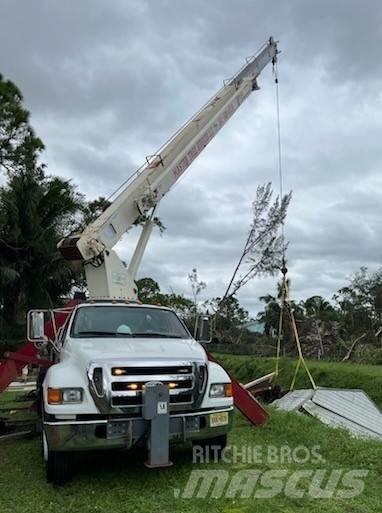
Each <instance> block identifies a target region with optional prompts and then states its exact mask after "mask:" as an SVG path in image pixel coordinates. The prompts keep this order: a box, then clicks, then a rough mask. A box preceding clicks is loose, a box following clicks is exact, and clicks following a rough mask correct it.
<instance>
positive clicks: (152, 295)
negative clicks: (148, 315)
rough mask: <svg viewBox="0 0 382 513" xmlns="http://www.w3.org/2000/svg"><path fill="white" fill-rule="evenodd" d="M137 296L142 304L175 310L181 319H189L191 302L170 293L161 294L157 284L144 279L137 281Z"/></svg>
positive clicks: (191, 308) (150, 279) (181, 296)
mask: <svg viewBox="0 0 382 513" xmlns="http://www.w3.org/2000/svg"><path fill="white" fill-rule="evenodd" d="M137 286H138V296H139V299H140V300H141V301H142V303H149V304H154V305H161V306H167V307H168V308H172V309H173V310H175V311H176V312H177V313H178V314H179V315H180V316H182V317H183V318H189V317H190V315H191V313H192V310H193V302H192V301H191V300H190V299H188V298H186V297H184V296H183V295H181V294H176V293H175V292H171V293H170V294H163V293H162V292H161V290H160V287H159V284H158V282H156V281H155V280H153V279H152V278H149V277H146V278H141V279H140V280H137Z"/></svg>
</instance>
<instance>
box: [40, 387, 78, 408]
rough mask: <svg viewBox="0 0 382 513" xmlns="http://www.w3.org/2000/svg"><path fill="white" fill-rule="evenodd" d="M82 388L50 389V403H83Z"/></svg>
mask: <svg viewBox="0 0 382 513" xmlns="http://www.w3.org/2000/svg"><path fill="white" fill-rule="evenodd" d="M81 402H82V388H48V403H49V404H62V403H81Z"/></svg>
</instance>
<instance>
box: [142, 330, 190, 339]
mask: <svg viewBox="0 0 382 513" xmlns="http://www.w3.org/2000/svg"><path fill="white" fill-rule="evenodd" d="M133 337H146V338H183V337H181V336H180V335H175V334H171V333H157V332H152V333H149V332H147V331H145V332H144V333H133Z"/></svg>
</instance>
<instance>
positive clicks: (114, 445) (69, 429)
mask: <svg viewBox="0 0 382 513" xmlns="http://www.w3.org/2000/svg"><path fill="white" fill-rule="evenodd" d="M223 412H227V413H228V424H225V425H223V426H218V427H211V425H210V419H211V415H212V414H216V413H223ZM232 418H233V407H232V406H231V407H227V408H218V409H213V410H206V411H203V410H199V411H197V412H191V413H179V414H173V415H170V440H171V441H180V442H185V441H186V440H200V439H206V438H213V437H215V436H219V435H224V434H226V433H228V431H229V430H230V428H231V425H232ZM117 423H120V428H121V429H120V430H118V429H116V430H115V429H113V432H112V434H111V433H110V432H111V430H110V429H109V428H110V425H111V424H113V427H115V426H116V424H117ZM149 428H150V421H147V420H145V419H143V418H141V417H134V418H128V417H127V418H118V419H115V420H113V419H112V418H109V419H107V420H104V419H102V420H88V421H44V429H45V433H46V436H47V441H48V446H49V449H50V450H52V451H86V450H97V449H118V448H127V449H128V448H130V447H132V446H133V445H134V444H136V443H137V442H140V441H141V440H144V439H145V438H146V437H147V434H148V430H149ZM118 431H120V432H119V433H118Z"/></svg>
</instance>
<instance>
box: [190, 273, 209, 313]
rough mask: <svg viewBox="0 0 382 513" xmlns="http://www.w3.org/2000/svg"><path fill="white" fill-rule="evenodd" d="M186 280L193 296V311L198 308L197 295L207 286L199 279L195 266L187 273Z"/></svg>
mask: <svg viewBox="0 0 382 513" xmlns="http://www.w3.org/2000/svg"><path fill="white" fill-rule="evenodd" d="M188 281H189V282H190V285H191V290H192V297H193V298H194V307H195V313H196V312H197V310H198V297H199V294H200V293H201V292H202V290H204V289H205V288H206V287H207V284H206V283H205V282H204V281H202V280H200V279H199V276H198V270H197V269H196V268H194V269H192V271H191V273H190V274H189V275H188Z"/></svg>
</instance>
